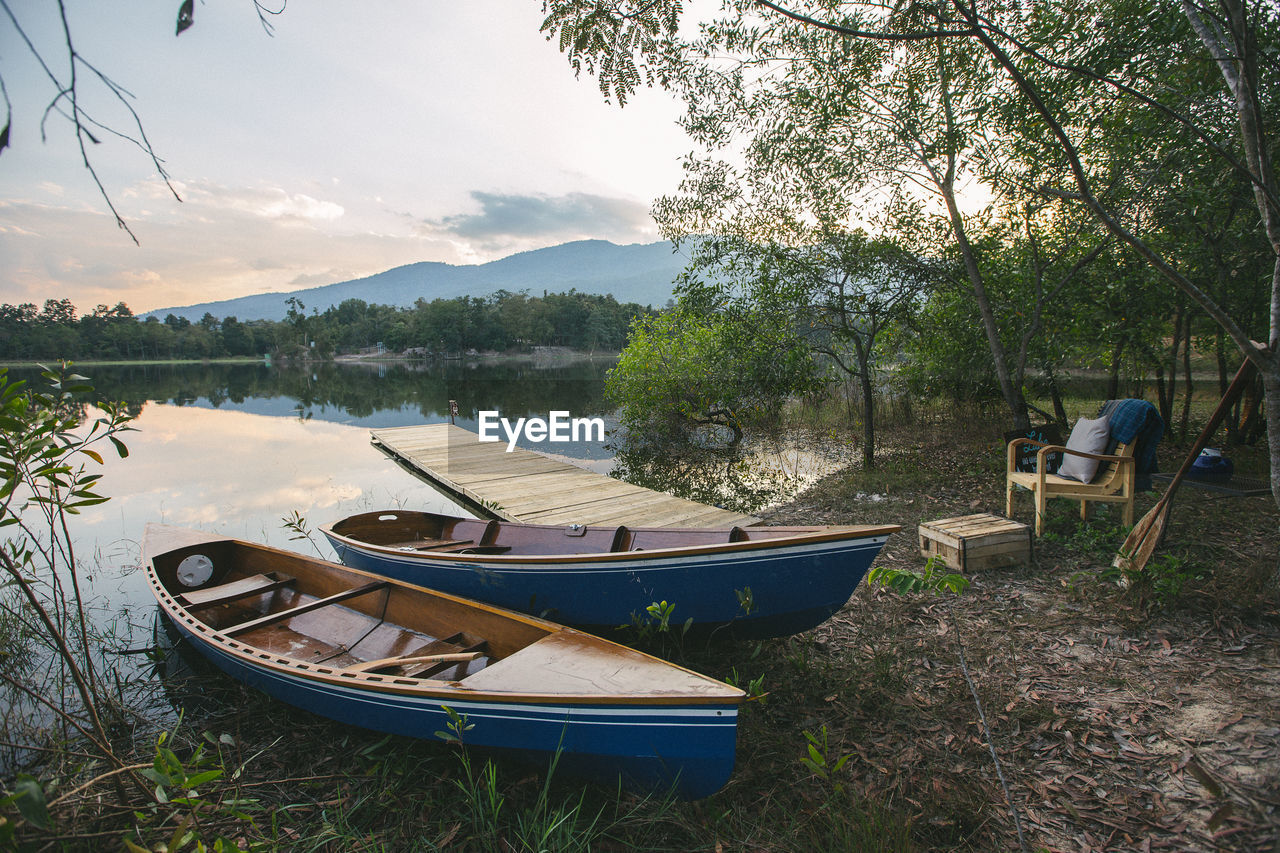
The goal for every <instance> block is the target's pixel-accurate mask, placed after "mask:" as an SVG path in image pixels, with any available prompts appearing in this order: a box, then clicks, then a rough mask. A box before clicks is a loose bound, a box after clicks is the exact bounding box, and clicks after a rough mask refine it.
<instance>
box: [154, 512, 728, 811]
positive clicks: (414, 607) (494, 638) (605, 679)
mask: <svg viewBox="0 0 1280 853" xmlns="http://www.w3.org/2000/svg"><path fill="white" fill-rule="evenodd" d="M143 559H144V565H145V566H146V572H147V579H148V581H149V582H150V584H151V587H152V591H153V592H154V593H155V596H156V599H157V600H158V601H159V602H160V608H161V610H162V612H163V613H164V614H165V615H166V616H167V617H168V618H169V619H170V620H171V621H172V622H173V623H174V625H175V626H176V627H177V628H178V630H179V631H180V632H181V634H182V635H183V636H184V637H185V638H186V639H187V640H188V641H189V642H191V643H192V644H193V645H194V646H195V648H196V649H198V650H199V651H200V652H201V653H202V654H204V655H205V656H206V657H208V658H209V659H210V660H211V661H213V663H215V664H216V665H217V666H219V667H220V668H222V669H223V670H225V671H226V672H227V673H229V674H230V675H232V676H233V677H235V678H237V679H239V680H241V681H243V682H245V683H247V684H249V685H252V686H254V687H257V688H260V689H261V690H264V691H265V692H267V693H269V694H271V695H272V696H274V697H276V698H278V699H281V700H283V701H285V702H289V703H290V704H293V705H296V706H298V707H300V708H305V709H306V710H308V711H312V712H314V713H317V714H321V715H323V716H325V717H329V718H332V719H334V720H338V721H340V722H344V723H350V724H353V725H357V726H361V727H364V728H369V729H376V730H379V731H384V732H392V733H395V734H402V735H409V736H412V737H420V738H431V737H433V736H435V733H436V732H439V731H444V730H446V727H447V725H448V723H449V722H450V720H451V719H452V718H451V716H450V711H452V713H453V714H456V715H459V716H461V717H462V718H464V719H465V720H466V723H467V724H468V725H469V726H471V728H469V729H467V730H466V731H465V734H464V735H463V740H464V741H465V743H466V744H467V745H469V746H482V747H493V748H497V749H506V750H516V751H519V752H522V753H526V754H529V753H532V754H534V756H535V757H542V758H546V757H549V756H551V755H553V754H555V753H557V752H559V753H560V760H559V765H558V766H559V767H560V768H564V769H568V770H569V771H571V772H576V773H580V774H586V775H589V776H592V777H595V778H603V779H611V780H615V781H616V779H617V778H618V777H619V775H621V776H622V777H623V779H624V781H625V782H626V783H627V784H628V785H629V786H633V787H638V788H641V789H646V790H662V789H666V788H667V787H669V786H674V788H675V790H676V791H677V793H678V794H680V795H682V796H685V797H703V796H707V795H708V794H711V793H712V792H714V791H716V790H718V789H719V788H720V787H721V786H722V785H723V784H724V783H725V782H726V781H727V780H728V778H729V775H730V773H731V772H732V770H733V761H734V749H735V746H736V726H737V717H738V705H739V703H740V702H741V701H742V700H743V698H744V694H743V693H742V691H741V690H738V689H736V688H734V687H730V686H729V685H727V684H724V683H722V682H719V681H716V680H714V679H711V678H707V677H706V676H702V675H699V674H697V673H695V672H691V671H690V670H687V669H684V668H682V667H679V666H676V665H674V664H670V663H667V662H665V661H661V660H658V659H657V658H654V657H650V656H649V655H645V654H642V653H640V652H637V651H634V650H632V649H629V648H626V647H625V646H620V645H617V644H616V643H611V642H609V641H607V640H602V639H600V638H598V637H593V636H591V635H590V634H584V633H582V632H580V631H576V630H573V629H572V628H565V627H562V626H560V625H556V624H554V623H551V622H547V621H545V620H542V619H537V618H533V617H529V616H524V615H521V614H518V613H511V612H508V611H504V610H501V609H498V608H496V607H492V606H489V605H486V604H480V603H477V602H472V601H467V600H465V599H462V598H458V597H455V596H452V595H448V594H445V593H439V592H434V591H432V590H427V589H423V588H421V587H416V586H412V585H409V584H406V583H401V582H397V581H394V580H388V579H386V578H380V577H375V576H372V575H368V574H365V573H363V572H360V571H356V570H353V569H349V568H345V567H343V566H339V565H337V564H335V563H330V562H328V561H325V560H318V559H313V558H309V557H303V556H300V555H298V554H293V553H290V552H287V551H280V550H277V549H274V548H268V547H266V546H262V545H255V544H251V543H248V542H242V541H239V540H235V539H227V538H225V537H220V536H216V535H213V534H208V533H201V532H198V531H191V530H183V529H180V528H174V527H167V526H163V525H150V526H148V528H147V533H146V538H145V540H144V543H143Z"/></svg>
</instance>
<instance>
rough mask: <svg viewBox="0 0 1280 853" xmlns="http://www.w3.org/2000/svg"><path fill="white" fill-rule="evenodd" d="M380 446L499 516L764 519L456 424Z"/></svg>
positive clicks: (377, 439) (709, 522)
mask: <svg viewBox="0 0 1280 853" xmlns="http://www.w3.org/2000/svg"><path fill="white" fill-rule="evenodd" d="M372 440H373V443H374V444H375V445H377V446H378V447H379V448H381V449H382V450H383V451H384V452H386V453H388V454H389V455H391V456H392V457H394V458H396V459H397V460H399V461H400V462H401V463H402V464H404V465H406V466H407V467H409V468H411V469H412V470H414V471H417V472H418V473H419V474H421V475H422V476H424V477H426V478H427V479H429V480H431V481H433V482H435V483H436V484H437V485H439V486H441V487H442V488H444V489H445V490H446V491H449V492H453V493H454V494H457V495H461V496H463V497H465V498H467V499H468V500H470V501H472V502H474V503H480V504H484V505H486V506H488V507H493V506H495V505H496V506H497V507H498V509H496V510H491V511H492V512H493V513H494V514H495V515H497V516H498V517H499V518H504V519H507V520H509V521H527V522H536V523H539V524H593V525H594V524H608V525H617V524H627V525H631V526H633V527H734V526H738V527H743V526H747V525H751V524H758V523H759V522H760V519H758V518H756V517H754V516H750V515H745V514H743V513H738V512H732V511H730V510H724V509H720V508H718V507H712V506H707V505H706V504H700V503H696V502H695V501H689V500H685V499H684V498H678V497H675V496H674V495H669V494H666V493H665V492H657V491H654V490H652V489H646V488H644V487H642V486H636V485H632V484H631V483H627V482H624V481H622V480H616V479H614V478H612V477H606V476H605V475H603V474H597V473H595V472H594V471H588V470H586V469H585V468H579V467H577V466H576V465H571V464H569V463H568V462H563V461H561V460H559V459H553V458H551V457H550V456H547V455H545V454H542V453H537V452H535V451H532V450H525V449H524V448H521V447H517V448H515V449H514V450H512V451H511V452H510V453H508V452H507V445H506V442H504V441H499V442H481V441H480V437H479V436H478V435H476V434H475V433H474V432H471V431H469V430H465V429H463V428H462V427H459V426H454V425H452V424H425V425H422V426H410V427H391V428H388V429H379V430H374V431H373V432H372Z"/></svg>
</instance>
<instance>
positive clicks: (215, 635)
mask: <svg viewBox="0 0 1280 853" xmlns="http://www.w3.org/2000/svg"><path fill="white" fill-rule="evenodd" d="M171 529H174V530H177V528H171ZM182 532H185V533H202V531H182ZM215 542H219V543H220V542H232V543H235V544H237V545H241V546H245V547H248V548H253V549H261V550H265V551H271V552H275V553H277V554H281V555H284V556H286V557H288V558H290V559H297V560H301V561H304V562H308V563H316V562H319V563H323V564H325V565H326V566H334V567H336V568H340V569H342V570H343V571H345V572H350V573H352V574H355V575H358V576H362V577H367V578H370V579H372V580H387V581H388V583H389V584H390V587H391V588H392V589H393V590H394V589H395V588H396V587H400V588H402V589H404V590H405V591H407V592H410V593H417V594H424V595H426V596H428V597H437V598H440V599H447V600H450V601H454V602H457V603H460V604H463V605H465V606H469V607H475V608H477V609H481V610H485V611H488V612H490V613H493V614H495V615H498V616H501V617H504V618H510V619H512V620H514V621H518V622H523V623H525V624H527V625H532V626H535V627H538V628H543V629H547V630H548V632H549V633H548V634H547V636H552V635H555V634H565V635H570V636H572V635H578V636H585V637H589V638H592V639H596V640H600V641H601V642H604V643H608V644H609V645H613V646H618V647H619V648H621V649H625V650H626V651H628V652H631V653H633V654H637V655H640V656H642V657H644V658H646V659H647V660H650V661H656V662H658V663H660V664H662V665H663V666H667V667H671V668H672V669H675V670H679V671H681V672H684V673H686V674H690V675H693V676H696V677H697V678H698V679H700V680H702V681H705V682H708V683H711V684H714V685H717V686H719V687H721V688H723V689H724V692H723V693H720V694H717V695H699V694H670V695H664V694H634V695H626V694H617V693H613V694H603V693H514V692H511V693H504V692H499V691H493V690H477V689H474V688H469V687H466V686H464V685H463V683H462V682H448V681H445V682H442V681H434V682H433V681H432V680H431V679H417V678H410V677H406V676H392V675H377V674H375V673H365V672H354V671H352V670H350V669H349V668H343V667H323V668H324V669H327V670H329V672H327V673H326V672H322V671H320V669H319V667H320V665H318V664H312V663H309V662H308V661H302V660H297V659H295V658H290V657H288V656H287V655H281V654H276V653H272V652H268V651H267V650H266V649H261V648H259V647H257V646H254V645H252V644H249V643H246V642H244V641H242V640H237V639H235V638H234V637H231V636H228V635H227V634H225V633H223V632H222V631H219V630H218V629H215V628H212V627H211V626H209V625H208V624H206V623H205V622H202V621H200V620H199V619H198V618H196V616H195V615H194V614H192V613H191V612H189V611H188V610H187V608H186V607H184V606H183V605H182V604H180V603H179V602H178V601H177V599H176V598H175V597H174V596H173V594H172V593H171V592H170V591H169V589H168V588H166V587H165V586H164V584H163V583H161V581H160V577H159V573H158V572H157V571H156V568H155V562H154V561H155V559H156V558H157V557H162V556H164V555H165V554H168V553H170V552H172V551H177V550H181V549H184V548H187V547H192V546H198V545H199V544H204V543H209V544H211V543H215ZM142 562H143V567H144V569H145V570H146V575H147V582H148V583H149V584H150V585H151V588H152V592H153V593H154V594H156V599H157V602H158V603H159V605H160V608H161V610H162V611H164V613H165V615H166V617H168V618H170V619H172V620H173V621H174V622H175V623H178V624H179V628H180V629H182V630H185V631H186V632H187V633H189V634H191V635H192V636H193V637H194V638H196V639H198V640H199V641H200V642H203V643H205V644H206V645H209V646H212V647H216V648H217V649H219V650H221V651H223V652H225V653H229V654H231V655H233V656H234V657H236V658H238V659H240V660H242V661H244V662H245V663H246V664H248V665H251V666H253V667H257V668H259V669H263V668H265V669H270V670H272V671H276V672H281V673H287V674H289V675H293V676H294V677H298V678H303V679H306V680H310V681H314V682H318V683H321V684H333V685H337V686H342V687H347V688H351V689H360V690H370V691H373V692H378V693H392V694H397V695H404V696H412V697H418V698H439V699H444V700H455V701H461V702H496V703H509V704H515V705H593V706H594V705H612V706H623V707H647V706H664V707H665V706H673V705H680V706H690V705H697V706H703V705H706V706H722V707H733V708H734V709H735V711H736V706H738V705H740V704H741V703H742V702H744V701H745V700H746V698H747V697H746V693H745V692H743V691H742V690H741V689H739V688H736V687H733V686H732V685H729V684H726V683H725V682H723V681H721V680H720V679H716V678H712V677H711V676H708V675H703V674H702V673H699V672H694V671H693V670H691V669H687V668H686V667H683V666H680V665H679V664H676V663H671V662H670V661H666V660H662V659H661V658H657V657H655V656H653V655H649V654H646V653H644V652H641V651H638V650H636V649H632V648H630V647H628V646H622V645H620V644H618V643H613V642H612V641H610V640H605V639H603V638H600V637H596V636H595V635H593V634H588V633H586V632H583V631H578V630H576V629H574V628H570V627H568V626H564V625H559V624H557V623H555V622H550V621H548V620H545V619H539V618H537V617H535V616H529V615H527V614H523V613H519V612H516V611H512V610H507V609H505V608H501V607H494V606H492V605H489V604H486V603H484V602H481V601H473V600H470V599H466V598H462V597H460V596H455V595H451V594H449V593H446V592H440V591H438V590H433V589H429V588H427V587H422V586H418V585H417V584H411V583H407V582H405V581H400V580H395V579H388V578H384V577H383V576H381V575H376V574H372V573H369V572H365V571H362V570H360V569H355V568H351V567H350V566H342V565H340V564H331V563H329V562H328V561H324V560H318V559H316V558H314V557H308V556H306V555H305V554H297V553H294V552H291V551H284V550H282V549H279V548H273V547H271V546H269V545H259V544H256V543H252V542H246V541H244V540H241V539H236V538H234V537H228V536H217V535H214V534H209V535H208V538H192V539H188V540H186V541H183V542H182V544H179V545H177V546H176V547H172V548H165V549H164V550H161V551H158V552H155V553H152V552H151V551H149V550H148V549H147V548H146V545H145V544H144V552H143V555H142ZM534 642H538V641H536V640H535V641H534ZM529 645H533V643H530V644H529ZM526 648H527V646H526ZM264 655H265V656H268V657H263V656H264ZM508 657H510V655H509V656H508ZM505 659H506V658H503V660H505ZM343 673H350V674H343Z"/></svg>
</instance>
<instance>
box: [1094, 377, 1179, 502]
mask: <svg viewBox="0 0 1280 853" xmlns="http://www.w3.org/2000/svg"><path fill="white" fill-rule="evenodd" d="M1098 417H1100V418H1106V419H1107V426H1108V428H1109V429H1110V430H1111V438H1110V439H1108V440H1107V453H1114V452H1115V449H1116V445H1117V444H1122V443H1123V444H1129V443H1130V442H1133V441H1135V440H1136V441H1137V445H1136V446H1135V447H1134V449H1133V457H1134V469H1135V470H1134V488H1135V489H1137V490H1138V491H1140V492H1145V491H1149V490H1150V489H1151V475H1152V474H1154V473H1156V470H1157V469H1156V445H1158V444H1159V443H1160V439H1161V437H1162V436H1164V419H1163V418H1161V417H1160V412H1158V411H1157V410H1156V407H1155V406H1153V405H1152V404H1151V403H1148V402H1147V401H1146V400H1132V399H1131V400H1108V401H1107V402H1105V403H1103V404H1102V409H1101V410H1100V411H1099V412H1098Z"/></svg>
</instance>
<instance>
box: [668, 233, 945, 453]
mask: <svg viewBox="0 0 1280 853" xmlns="http://www.w3.org/2000/svg"><path fill="white" fill-rule="evenodd" d="M791 230H792V234H793V237H792V239H791V240H790V241H788V242H780V241H777V240H770V241H768V242H757V241H755V240H751V239H745V238H742V237H737V236H728V237H722V238H715V239H711V238H707V239H703V240H698V241H695V248H694V251H693V264H692V271H695V272H696V271H700V270H704V269H705V270H706V271H707V272H708V273H709V276H708V277H706V278H702V277H698V276H695V275H690V276H687V277H686V280H685V282H684V283H683V284H682V285H681V286H680V304H681V306H682V307H684V308H685V309H686V310H689V309H694V310H701V311H704V312H707V311H713V310H719V311H723V310H726V308H727V306H734V307H736V308H737V310H739V311H743V312H746V313H748V314H754V315H755V316H760V317H771V318H774V322H779V321H781V322H782V323H784V324H785V325H787V326H790V327H792V328H793V329H795V330H796V333H797V335H798V336H799V337H800V339H801V340H802V341H803V343H804V344H805V345H806V346H807V347H808V348H809V350H810V351H811V352H812V353H813V354H815V355H817V356H820V357H821V358H822V359H823V360H824V361H825V362H826V363H828V364H831V365H834V366H835V368H836V370H837V371H839V372H840V373H842V374H843V375H845V376H847V377H849V378H852V379H855V380H856V381H857V382H858V385H859V387H860V389H861V392H862V425H863V440H862V461H863V465H864V466H865V467H868V468H870V467H873V466H874V464H875V389H876V381H877V378H878V377H877V374H878V371H879V358H878V343H879V338H880V336H881V333H882V332H884V331H885V329H886V328H887V327H888V326H890V325H891V324H893V323H895V322H901V321H902V319H903V317H904V316H905V315H906V314H907V313H909V312H910V311H911V309H912V308H913V307H914V305H915V302H916V299H917V297H918V296H919V295H920V294H921V293H922V292H923V291H924V290H925V289H926V288H927V287H929V286H930V285H931V284H932V280H933V278H934V277H935V276H936V270H932V269H930V268H929V267H928V266H927V265H926V264H923V263H921V262H920V261H919V260H918V259H916V258H915V257H914V256H913V255H911V254H910V253H907V252H904V251H902V249H901V248H900V247H898V246H895V245H893V244H892V243H890V242H888V241H885V240H872V239H870V238H868V237H867V235H866V234H865V233H863V232H861V231H845V230H842V229H836V230H825V229H805V228H803V227H802V226H800V225H799V224H798V223H793V224H792V229H791Z"/></svg>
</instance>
